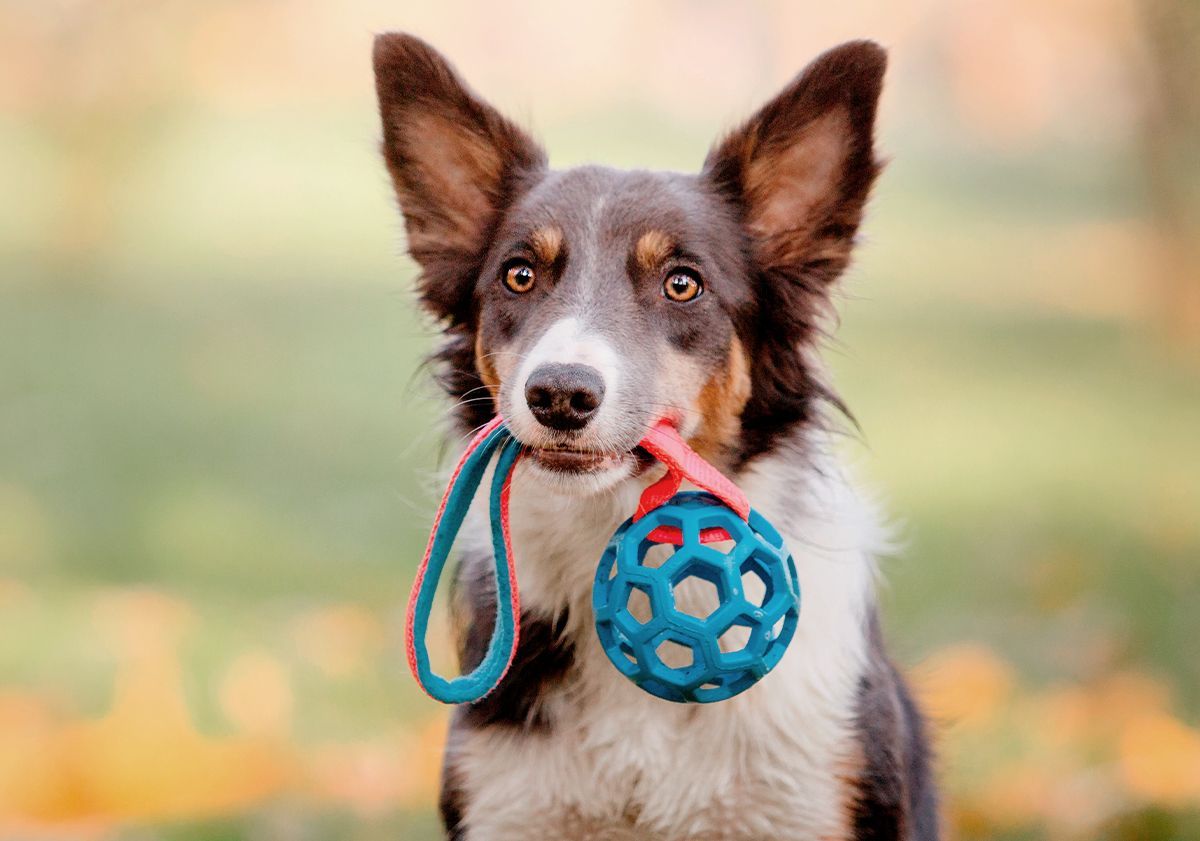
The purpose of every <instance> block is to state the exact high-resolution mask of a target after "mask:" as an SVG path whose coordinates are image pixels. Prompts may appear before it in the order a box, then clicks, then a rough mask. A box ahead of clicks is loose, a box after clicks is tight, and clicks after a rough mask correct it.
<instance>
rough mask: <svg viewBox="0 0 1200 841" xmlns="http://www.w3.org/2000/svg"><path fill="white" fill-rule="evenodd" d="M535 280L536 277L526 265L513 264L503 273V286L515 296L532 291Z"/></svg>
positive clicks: (530, 267) (531, 267)
mask: <svg viewBox="0 0 1200 841" xmlns="http://www.w3.org/2000/svg"><path fill="white" fill-rule="evenodd" d="M535 280H537V275H536V274H534V271H533V266H531V265H529V264H528V263H513V264H512V265H511V266H509V267H508V269H507V270H506V271H505V272H504V285H505V286H507V287H508V288H509V289H511V290H512V291H513V292H516V293H517V294H520V293H522V292H528V291H529V290H530V289H532V288H533V283H534V281H535Z"/></svg>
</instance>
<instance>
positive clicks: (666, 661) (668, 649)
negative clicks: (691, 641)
mask: <svg viewBox="0 0 1200 841" xmlns="http://www.w3.org/2000/svg"><path fill="white" fill-rule="evenodd" d="M654 653H655V654H656V655H658V659H659V660H661V661H662V664H663V665H664V666H666V667H667V668H669V669H690V668H691V667H692V665H693V664H694V663H695V662H696V653H695V652H694V651H692V649H691V647H690V646H687V645H683V644H682V643H678V642H675V640H670V639H667V640H663V641H662V642H660V643H659V644H658V645H657V646H655V648H654Z"/></svg>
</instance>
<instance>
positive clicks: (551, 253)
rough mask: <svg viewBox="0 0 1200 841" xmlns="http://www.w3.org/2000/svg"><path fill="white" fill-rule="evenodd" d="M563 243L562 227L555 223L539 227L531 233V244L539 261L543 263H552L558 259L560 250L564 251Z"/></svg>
mask: <svg viewBox="0 0 1200 841" xmlns="http://www.w3.org/2000/svg"><path fill="white" fill-rule="evenodd" d="M562 244H563V233H562V229H561V228H558V227H556V226H554V225H547V226H546V227H544V228H538V229H537V230H535V231H534V232H533V233H532V234H530V235H529V245H530V247H531V248H532V249H533V253H534V254H535V255H536V256H537V258H538V262H540V263H542V264H543V265H550V264H551V263H553V262H554V261H555V260H557V259H558V255H559V252H561V251H562Z"/></svg>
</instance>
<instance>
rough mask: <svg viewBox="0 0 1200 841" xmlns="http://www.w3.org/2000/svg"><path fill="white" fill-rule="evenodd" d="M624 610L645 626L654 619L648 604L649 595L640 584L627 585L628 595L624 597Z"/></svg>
mask: <svg viewBox="0 0 1200 841" xmlns="http://www.w3.org/2000/svg"><path fill="white" fill-rule="evenodd" d="M625 609H626V610H628V611H629V615H630V616H632V617H633V618H634V619H636V620H637V621H638V622H640V623H641V624H643V625H645V624H646V623H647V622H649V621H650V620H651V619H652V618H653V617H654V609H653V607H652V606H651V604H650V593H648V592H647V591H646V590H644V589H643V588H642V585H640V584H630V585H629V595H628V596H626V597H625Z"/></svg>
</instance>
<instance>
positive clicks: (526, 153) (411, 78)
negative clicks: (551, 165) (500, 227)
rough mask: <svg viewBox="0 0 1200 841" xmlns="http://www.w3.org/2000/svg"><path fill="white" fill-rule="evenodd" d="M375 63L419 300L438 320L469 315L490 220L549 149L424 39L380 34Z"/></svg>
mask: <svg viewBox="0 0 1200 841" xmlns="http://www.w3.org/2000/svg"><path fill="white" fill-rule="evenodd" d="M374 62H375V88H376V91H377V93H378V95H379V115H380V118H381V119H382V121H383V156H384V159H385V160H386V161H387V168H388V172H389V173H390V174H391V176H392V182H393V183H394V184H395V187H396V195H397V198H398V199H399V201H400V209H401V211H402V212H403V214H404V226H405V230H406V231H407V233H408V250H409V253H410V254H412V256H413V259H415V260H416V261H417V263H418V264H420V266H421V278H420V280H419V291H420V295H421V300H422V302H423V303H424V304H425V306H426V308H427V309H428V310H429V311H430V312H431V313H433V314H434V315H435V316H436V317H438V318H441V319H446V320H449V321H450V323H452V324H453V323H461V322H463V321H467V320H469V319H470V317H471V312H472V307H473V303H472V289H473V288H474V284H475V280H476V276H477V274H478V271H479V263H480V262H481V261H482V259H483V257H484V256H485V253H486V250H487V245H488V239H489V238H490V234H491V231H492V228H493V226H494V225H495V223H496V220H497V218H498V217H499V215H500V213H501V212H502V211H503V209H504V207H505V206H506V204H507V203H508V202H509V201H510V200H511V198H512V196H513V193H514V191H515V189H516V188H517V187H518V186H519V184H520V182H521V180H522V179H523V178H525V177H528V176H529V175H530V174H531V173H534V172H536V171H538V170H540V169H542V168H544V167H545V165H546V157H545V154H544V153H543V152H542V150H541V148H540V147H539V146H538V145H537V144H536V143H535V142H534V141H533V140H532V139H531V138H530V137H529V136H528V135H526V134H525V133H524V132H523V131H521V129H519V128H517V126H515V125H513V124H512V123H511V122H509V121H508V120H506V119H505V118H504V117H503V116H501V115H500V114H499V113H498V112H497V111H496V110H495V109H494V108H492V107H491V106H489V105H488V104H487V103H485V102H483V101H482V100H481V99H479V98H478V97H477V96H475V94H474V93H472V92H471V91H470V89H468V88H467V86H466V85H465V84H464V83H463V82H462V81H461V80H460V79H459V78H458V75H457V74H456V73H455V72H454V70H453V68H451V66H450V65H449V63H448V62H447V61H446V60H445V59H444V58H443V57H442V56H441V55H440V54H439V53H438V52H437V51H436V50H434V49H433V48H432V47H430V46H429V45H428V44H426V43H425V42H424V41H422V40H420V39H419V38H415V37H413V36H411V35H406V34H402V33H385V34H383V35H379V36H377V37H376V38H375V50H374Z"/></svg>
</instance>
